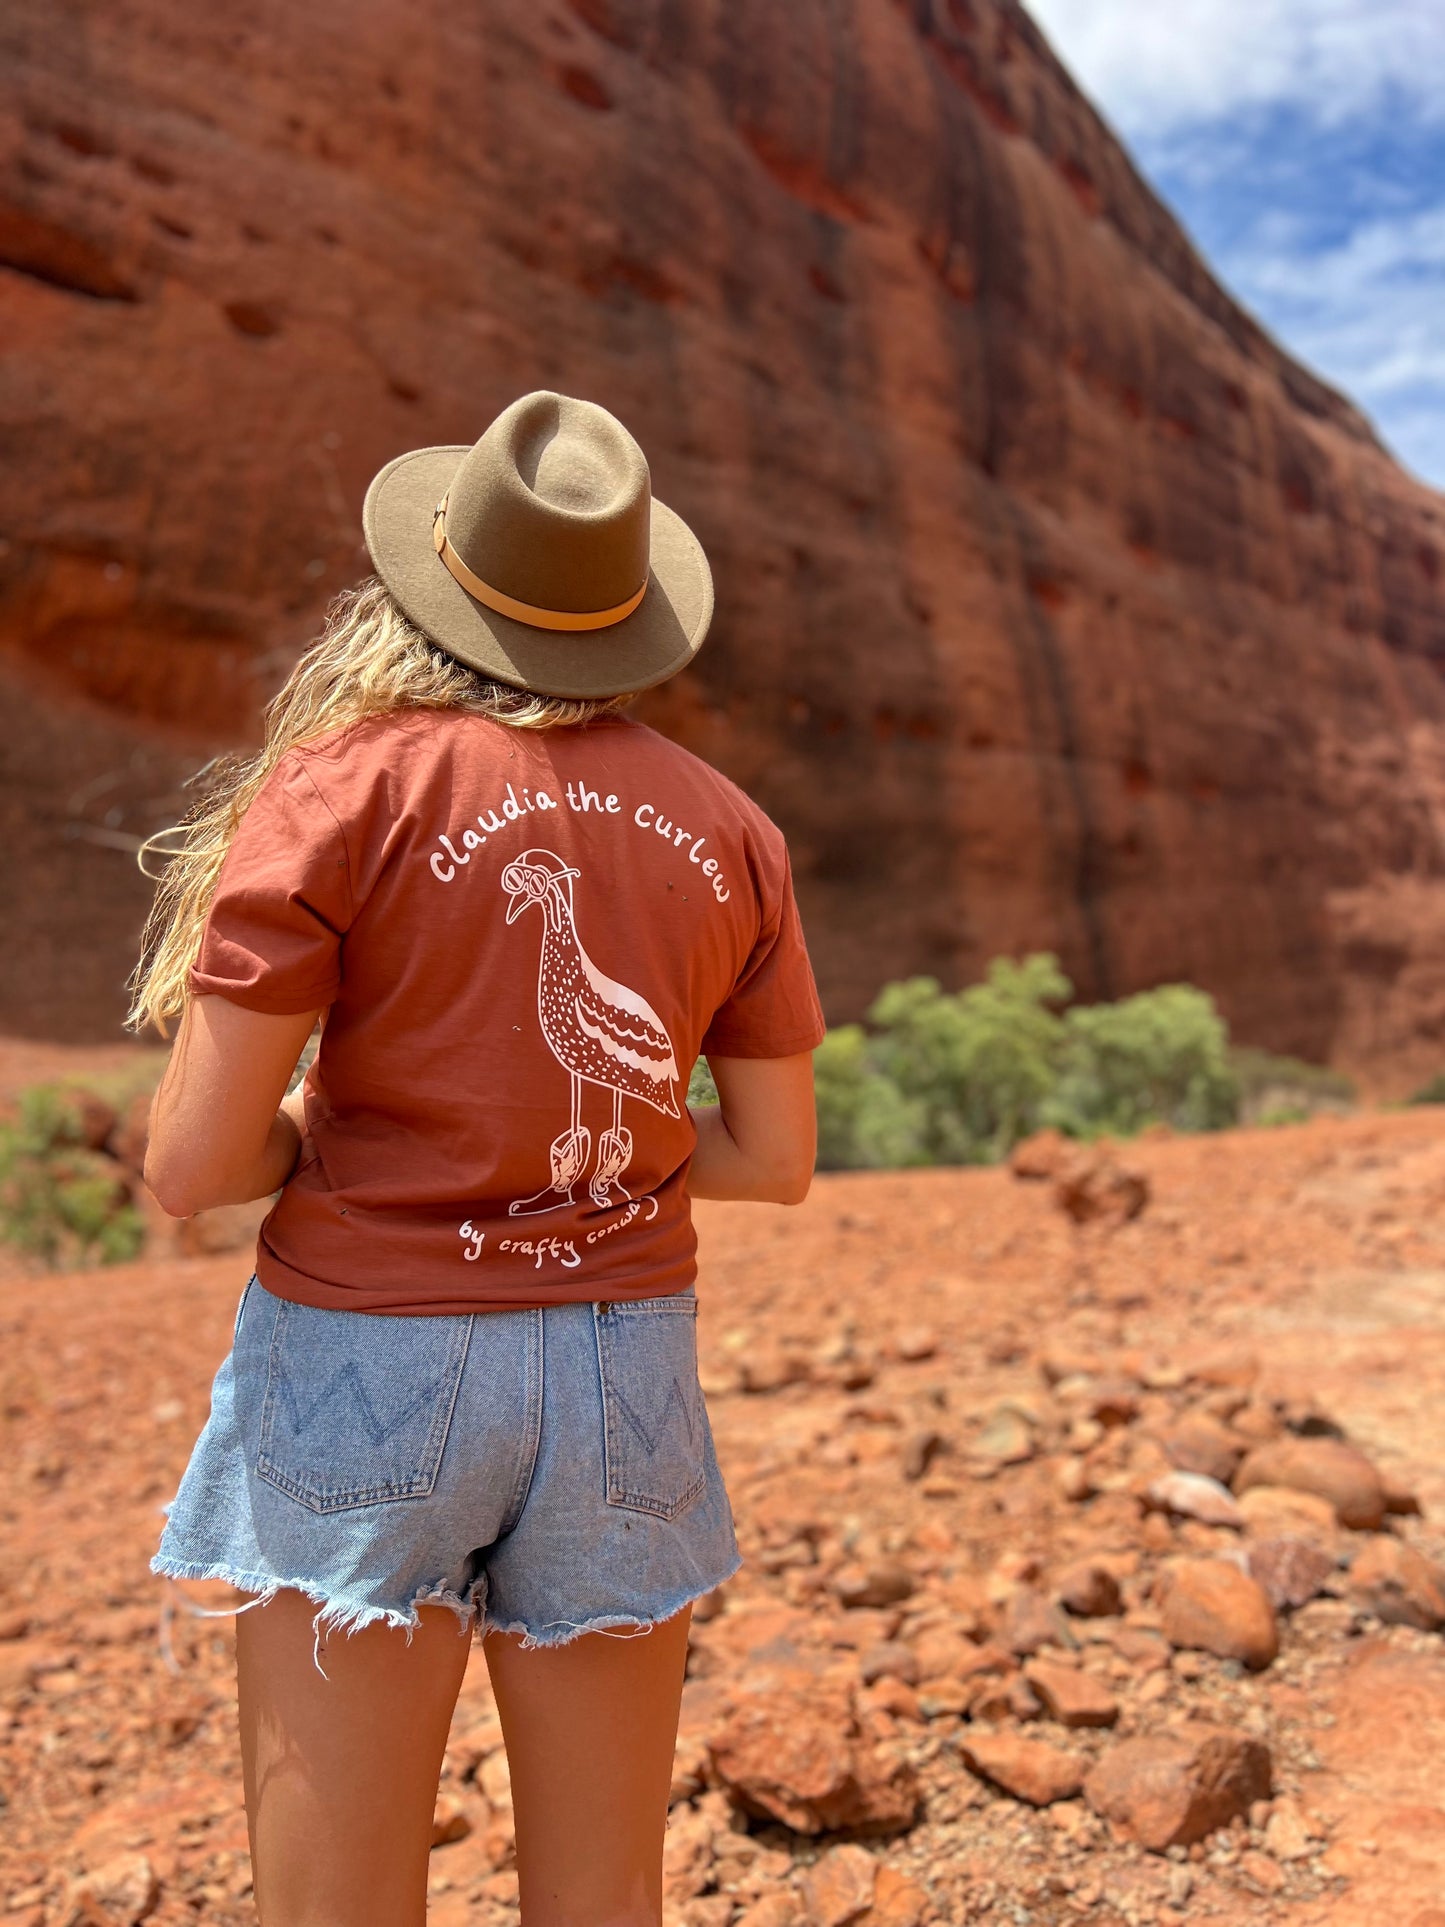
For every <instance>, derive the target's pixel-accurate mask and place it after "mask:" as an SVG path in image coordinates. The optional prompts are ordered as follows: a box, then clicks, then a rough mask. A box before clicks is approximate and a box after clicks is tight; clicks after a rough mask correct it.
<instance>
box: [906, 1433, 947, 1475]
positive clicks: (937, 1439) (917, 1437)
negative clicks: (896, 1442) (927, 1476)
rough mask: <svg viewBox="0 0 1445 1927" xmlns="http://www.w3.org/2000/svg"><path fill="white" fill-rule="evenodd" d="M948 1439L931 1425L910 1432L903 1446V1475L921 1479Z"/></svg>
mask: <svg viewBox="0 0 1445 1927" xmlns="http://www.w3.org/2000/svg"><path fill="white" fill-rule="evenodd" d="M947 1443H948V1441H947V1440H946V1439H945V1438H944V1436H943V1434H942V1432H937V1431H935V1430H934V1429H933V1428H932V1427H931V1426H927V1427H924V1428H923V1429H922V1430H921V1431H917V1432H912V1433H910V1434H909V1436H908V1438H907V1439H906V1440H905V1442H904V1446H903V1476H904V1478H905V1479H921V1478H922V1477H923V1475H924V1473H925V1472H927V1470H928V1468H929V1466H931V1465H932V1463H933V1461H934V1459H935V1458H936V1457H937V1456H938V1454H939V1453H940V1452H941V1451H942V1450H943V1449H944V1447H945V1446H946V1445H947Z"/></svg>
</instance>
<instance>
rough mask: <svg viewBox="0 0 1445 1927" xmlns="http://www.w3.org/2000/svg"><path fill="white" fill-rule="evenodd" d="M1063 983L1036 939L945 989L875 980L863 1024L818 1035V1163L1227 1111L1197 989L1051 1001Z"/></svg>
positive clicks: (963, 1149)
mask: <svg viewBox="0 0 1445 1927" xmlns="http://www.w3.org/2000/svg"><path fill="white" fill-rule="evenodd" d="M1072 990H1073V986H1072V985H1071V984H1070V982H1069V980H1068V978H1067V977H1066V976H1065V975H1064V973H1063V971H1062V970H1061V968H1060V967H1059V961H1058V959H1057V958H1056V957H1054V956H1051V955H1049V954H1048V953H1046V952H1043V953H1039V954H1037V955H1034V956H1030V957H1026V958H1024V959H1023V960H1022V961H1019V962H1015V961H1012V960H1010V959H1007V958H999V959H996V960H995V961H994V962H993V963H992V964H991V965H990V966H989V969H988V974H987V976H986V977H985V979H984V981H983V982H982V983H981V984H973V985H970V986H969V987H968V988H967V989H966V990H960V991H956V992H952V993H950V992H947V991H945V990H943V989H942V988H941V986H940V985H939V984H938V982H937V981H936V980H935V979H934V978H932V977H911V978H908V979H906V980H905V981H903V982H900V983H895V984H889V985H887V986H886V987H885V988H884V989H883V990H882V991H880V993H879V994H878V996H877V998H876V999H875V1000H874V1002H873V1005H872V1007H871V1008H870V1009H869V1011H868V1013H867V1027H866V1028H865V1027H864V1026H862V1025H859V1024H845V1025H843V1026H841V1027H840V1028H839V1029H837V1030H832V1031H829V1033H828V1036H827V1037H826V1038H825V1040H824V1042H823V1043H822V1044H821V1045H820V1046H819V1048H818V1052H817V1055H816V1058H815V1060H814V1062H815V1072H816V1080H817V1091H818V1162H819V1165H820V1167H821V1168H823V1169H825V1170H829V1169H831V1170H845V1169H857V1168H861V1167H867V1166H870V1165H871V1166H880V1165H887V1166H899V1165H910V1164H978V1163H988V1162H991V1161H993V1160H995V1159H998V1158H1001V1157H1004V1156H1006V1155H1007V1154H1008V1152H1009V1151H1010V1150H1011V1149H1012V1147H1013V1146H1014V1145H1015V1144H1016V1143H1017V1142H1018V1141H1019V1139H1020V1138H1023V1137H1027V1136H1028V1135H1029V1133H1030V1132H1032V1131H1035V1130H1037V1129H1039V1128H1040V1126H1042V1125H1053V1126H1054V1127H1055V1128H1056V1129H1059V1130H1062V1131H1065V1132H1068V1133H1069V1134H1070V1135H1072V1136H1075V1137H1094V1136H1097V1135H1100V1134H1102V1133H1106V1132H1107V1133H1108V1134H1110V1135H1112V1136H1128V1135H1130V1134H1131V1133H1133V1132H1135V1131H1139V1130H1141V1129H1143V1127H1144V1126H1145V1125H1146V1124H1152V1123H1155V1122H1165V1123H1168V1124H1171V1125H1172V1126H1173V1127H1174V1128H1175V1129H1176V1130H1183V1131H1205V1130H1217V1129H1219V1128H1220V1127H1221V1126H1222V1125H1226V1124H1232V1123H1234V1122H1235V1121H1236V1119H1237V1118H1238V1115H1239V1086H1238V1082H1237V1080H1236V1078H1235V1076H1234V1073H1233V1071H1232V1068H1231V1063H1230V1054H1229V1037H1228V1032H1227V1030H1226V1028H1225V1025H1224V1023H1223V1021H1222V1019H1221V1018H1220V1016H1219V1013H1218V1012H1217V1011H1216V1009H1215V1007H1214V1003H1213V1001H1212V999H1211V998H1209V997H1208V996H1207V995H1206V994H1205V993H1204V992H1203V991H1201V990H1196V989H1195V988H1194V987H1193V986H1192V985H1190V984H1166V985H1164V986H1162V987H1161V988H1159V989H1157V990H1149V991H1142V992H1140V993H1139V994H1138V995H1137V996H1133V997H1126V998H1123V999H1121V1000H1120V1001H1119V1002H1117V1003H1113V1004H1091V1005H1076V1006H1074V1007H1073V1008H1072V1009H1067V1010H1066V1009H1063V1008H1062V1007H1063V1006H1064V1005H1065V1004H1066V1003H1067V1000H1068V998H1069V997H1070V996H1071V994H1072Z"/></svg>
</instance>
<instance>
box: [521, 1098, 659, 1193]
mask: <svg viewBox="0 0 1445 1927" xmlns="http://www.w3.org/2000/svg"><path fill="white" fill-rule="evenodd" d="M618 1102H619V1105H620V1103H621V1100H620V1099H619V1100H618ZM611 1135H612V1134H611V1132H604V1134H603V1138H602V1142H603V1143H604V1144H606V1142H607V1139H608V1137H610V1136H611ZM630 1148H631V1147H630V1146H629V1151H630ZM591 1149H592V1133H591V1132H590V1131H589V1130H588V1129H587V1126H586V1125H585V1124H584V1123H583V1122H582V1079H581V1078H580V1077H579V1076H578V1075H577V1073H576V1072H575V1071H574V1072H573V1073H572V1123H571V1126H570V1127H569V1128H568V1129H567V1130H565V1131H564V1132H563V1133H562V1135H561V1137H559V1138H554V1139H553V1140H552V1182H551V1183H550V1184H545V1185H543V1187H542V1189H541V1190H540V1191H536V1192H534V1193H533V1194H532V1196H531V1197H530V1198H517V1199H516V1200H514V1202H513V1203H512V1204H511V1205H509V1206H508V1211H509V1212H510V1214H511V1216H512V1217H514V1218H518V1217H522V1216H525V1215H526V1214H527V1213H529V1212H535V1211H555V1210H556V1208H557V1200H558V1199H559V1198H560V1199H561V1201H562V1203H563V1204H571V1203H572V1202H573V1197H572V1186H573V1185H574V1184H575V1183H576V1182H577V1180H578V1179H579V1178H580V1177H581V1175H582V1173H583V1171H585V1170H586V1168H587V1155H588V1153H589V1152H590V1151H591ZM618 1168H619V1169H621V1166H619V1167H618ZM592 1195H593V1197H594V1198H595V1197H596V1196H597V1183H596V1179H595V1178H594V1180H593V1183H592ZM599 1202H605V1200H599Z"/></svg>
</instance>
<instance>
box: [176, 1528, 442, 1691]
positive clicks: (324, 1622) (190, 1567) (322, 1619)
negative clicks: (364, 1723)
mask: <svg viewBox="0 0 1445 1927" xmlns="http://www.w3.org/2000/svg"><path fill="white" fill-rule="evenodd" d="M150 1569H151V1571H152V1572H154V1573H158V1574H159V1575H160V1576H161V1578H163V1579H196V1580H201V1579H219V1580H221V1581H223V1582H224V1583H225V1584H226V1585H228V1586H234V1587H235V1588H236V1590H237V1592H249V1593H254V1594H255V1595H256V1597H255V1598H254V1599H248V1600H247V1601H246V1603H245V1605H244V1606H225V1607H219V1608H211V1607H204V1606H192V1607H190V1608H189V1610H190V1611H192V1612H194V1613H195V1614H196V1615H197V1616H198V1617H200V1618H203V1619H212V1618H216V1619H231V1618H235V1617H236V1616H237V1615H239V1614H241V1613H245V1612H250V1610H251V1608H252V1607H253V1606H264V1605H265V1604H266V1603H267V1601H268V1600H271V1599H274V1598H275V1597H276V1595H277V1593H278V1592H299V1593H302V1594H304V1595H305V1597H306V1598H307V1599H309V1600H310V1601H311V1603H312V1604H313V1605H314V1606H318V1607H319V1608H320V1610H319V1611H318V1613H317V1614H316V1617H315V1618H314V1619H313V1620H312V1622H311V1627H312V1631H313V1632H314V1633H315V1636H316V1637H315V1641H314V1643H313V1645H312V1648H311V1657H312V1660H313V1662H314V1663H315V1666H316V1670H317V1672H318V1673H320V1675H321V1677H322V1678H323V1679H327V1678H329V1675H328V1673H327V1671H326V1668H325V1667H324V1666H323V1665H322V1664H321V1645H322V1640H323V1638H324V1637H325V1636H326V1635H327V1634H329V1633H332V1632H344V1633H346V1635H347V1636H348V1638H349V1637H350V1635H351V1634H352V1633H359V1632H361V1631H362V1629H363V1628H364V1627H367V1626H375V1625H378V1624H385V1625H387V1626H395V1627H398V1628H399V1629H400V1630H401V1631H403V1632H404V1633H405V1634H406V1643H407V1645H408V1646H410V1644H411V1640H412V1634H413V1633H414V1632H415V1631H416V1629H417V1627H418V1626H419V1625H420V1624H421V1617H420V1614H419V1613H418V1611H417V1608H418V1607H419V1606H448V1607H450V1608H451V1610H452V1611H453V1612H454V1613H455V1614H456V1616H457V1618H458V1619H459V1620H460V1622H461V1627H462V1630H463V1632H465V1631H467V1630H468V1629H469V1628H471V1627H472V1626H473V1625H474V1624H475V1623H476V1621H477V1617H478V1612H477V1607H476V1605H475V1603H474V1602H473V1601H471V1600H468V1599H463V1598H462V1597H461V1595H460V1594H459V1593H455V1592H450V1591H448V1590H447V1589H446V1588H445V1587H443V1586H418V1588H417V1590H416V1592H415V1594H414V1595H413V1597H412V1603H411V1605H410V1606H409V1607H406V1608H399V1607H394V1606H369V1605H366V1604H364V1603H361V1604H358V1603H352V1602H349V1601H347V1600H343V1599H332V1598H330V1597H329V1596H328V1594H327V1592H326V1590H325V1588H324V1587H319V1586H317V1585H315V1584H314V1583H313V1582H311V1581H309V1580H305V1579H274V1578H272V1577H271V1576H270V1575H269V1574H264V1573H256V1572H242V1571H240V1570H239V1569H238V1568H236V1567H235V1566H228V1565H224V1564H215V1565H209V1566H203V1565H194V1564H191V1563H190V1562H188V1561H186V1560H184V1559H172V1558H169V1557H168V1556H166V1555H165V1554H163V1553H159V1552H158V1553H157V1554H156V1555H155V1557H154V1558H153V1559H152V1560H151V1562H150Z"/></svg>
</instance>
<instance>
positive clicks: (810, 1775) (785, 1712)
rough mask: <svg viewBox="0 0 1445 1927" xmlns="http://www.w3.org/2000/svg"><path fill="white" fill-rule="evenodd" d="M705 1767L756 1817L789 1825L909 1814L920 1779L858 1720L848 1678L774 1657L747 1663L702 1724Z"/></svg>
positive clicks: (851, 1823)
mask: <svg viewBox="0 0 1445 1927" xmlns="http://www.w3.org/2000/svg"><path fill="white" fill-rule="evenodd" d="M707 1746H708V1757H709V1760H710V1762H711V1772H710V1775H709V1777H710V1778H712V1779H714V1780H715V1781H716V1782H717V1783H718V1784H720V1785H721V1786H722V1787H723V1789H724V1790H725V1792H726V1793H727V1796H728V1798H729V1799H730V1800H731V1801H732V1802H733V1804H734V1805H735V1806H737V1807H739V1808H740V1809H741V1810H742V1811H743V1812H744V1813H746V1814H750V1815H752V1816H754V1817H755V1818H759V1819H766V1820H777V1821H781V1822H782V1824H783V1825H784V1826H786V1827H790V1828H792V1830H793V1831H794V1832H795V1833H809V1834H812V1833H838V1832H843V1831H845V1830H848V1829H862V1828H867V1829H870V1830H876V1831H878V1832H880V1833H881V1832H892V1831H895V1830H897V1829H899V1828H902V1827H907V1826H909V1825H911V1824H912V1821H913V1819H914V1816H915V1814H916V1812H917V1809H918V1781H917V1774H916V1772H915V1770H914V1768H913V1766H912V1765H911V1764H910V1763H909V1762H908V1761H907V1760H905V1759H902V1758H899V1757H898V1756H896V1755H895V1754H892V1753H890V1752H887V1751H886V1750H884V1749H883V1748H881V1747H879V1746H877V1745H875V1744H874V1743H873V1742H872V1741H871V1739H870V1738H869V1736H868V1735H867V1734H866V1733H865V1732H864V1731H863V1729H862V1728H861V1727H860V1724H859V1720H858V1715H857V1710H856V1707H855V1704H854V1701H853V1696H852V1693H851V1691H850V1690H849V1688H848V1685H847V1683H846V1681H844V1680H842V1679H841V1678H839V1677H837V1676H836V1675H834V1674H831V1673H820V1672H819V1671H818V1670H817V1669H816V1667H814V1666H812V1665H805V1664H802V1663H799V1662H795V1661H786V1662H785V1661H783V1660H779V1661H778V1663H776V1664H772V1665H765V1666H762V1667H760V1668H759V1669H757V1670H755V1671H750V1672H746V1673H744V1675H743V1676H742V1677H741V1679H739V1680H737V1681H736V1682H734V1683H733V1685H732V1687H731V1689H730V1705H729V1709H728V1711H727V1712H726V1713H725V1714H724V1716H723V1717H722V1718H721V1719H719V1720H718V1721H717V1722H716V1723H714V1724H713V1725H712V1726H711V1727H710V1729H709V1731H708V1734H707Z"/></svg>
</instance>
